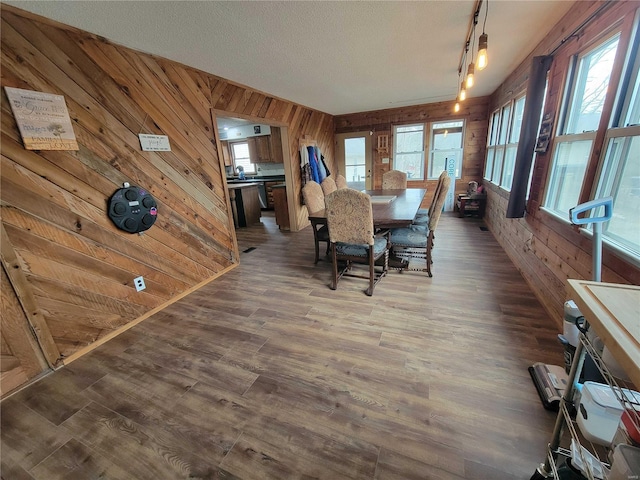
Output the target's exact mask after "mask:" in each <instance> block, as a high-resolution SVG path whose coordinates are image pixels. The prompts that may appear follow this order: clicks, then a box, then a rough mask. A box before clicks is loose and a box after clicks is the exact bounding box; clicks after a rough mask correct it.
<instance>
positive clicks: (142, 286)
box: [133, 277, 147, 292]
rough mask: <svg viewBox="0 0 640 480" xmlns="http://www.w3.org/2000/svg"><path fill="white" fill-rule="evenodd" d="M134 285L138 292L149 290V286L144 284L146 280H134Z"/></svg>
mask: <svg viewBox="0 0 640 480" xmlns="http://www.w3.org/2000/svg"><path fill="white" fill-rule="evenodd" d="M133 284H134V285H135V286H136V291H137V292H139V291H141V290H144V289H145V288H147V286H146V285H145V284H144V278H142V277H136V278H134V279H133Z"/></svg>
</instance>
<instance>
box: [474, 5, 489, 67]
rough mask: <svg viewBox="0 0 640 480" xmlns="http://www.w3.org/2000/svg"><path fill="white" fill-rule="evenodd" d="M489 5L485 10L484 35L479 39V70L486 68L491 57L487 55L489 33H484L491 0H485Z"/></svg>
mask: <svg viewBox="0 0 640 480" xmlns="http://www.w3.org/2000/svg"><path fill="white" fill-rule="evenodd" d="M485 2H487V6H486V8H485V11H484V23H483V24H482V35H480V38H479V39H478V62H477V67H478V70H484V69H485V67H486V66H487V64H488V63H489V57H488V56H487V45H488V41H489V35H487V34H486V33H484V29H485V27H486V26H487V16H488V15H489V0H485Z"/></svg>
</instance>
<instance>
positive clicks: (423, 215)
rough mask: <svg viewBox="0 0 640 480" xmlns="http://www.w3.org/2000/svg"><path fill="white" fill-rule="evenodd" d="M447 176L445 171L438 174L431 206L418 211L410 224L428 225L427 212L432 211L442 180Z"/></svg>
mask: <svg viewBox="0 0 640 480" xmlns="http://www.w3.org/2000/svg"><path fill="white" fill-rule="evenodd" d="M447 175H448V173H447V171H446V170H443V171H442V173H440V176H439V177H438V183H437V184H436V189H435V191H434V192H433V198H432V199H431V204H429V208H428V209H426V208H419V209H418V212H417V213H416V217H415V218H414V219H413V222H412V224H413V225H426V224H427V223H429V212H430V211H431V210H432V209H433V204H434V203H435V202H436V198H438V193H439V192H440V189H441V188H442V180H444V177H446V176H447Z"/></svg>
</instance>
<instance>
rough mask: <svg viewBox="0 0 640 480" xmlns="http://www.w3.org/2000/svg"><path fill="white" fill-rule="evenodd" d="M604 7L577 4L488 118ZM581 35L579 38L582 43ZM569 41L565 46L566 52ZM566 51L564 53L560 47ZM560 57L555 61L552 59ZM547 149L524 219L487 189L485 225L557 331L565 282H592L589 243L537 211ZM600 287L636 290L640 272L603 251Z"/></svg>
mask: <svg viewBox="0 0 640 480" xmlns="http://www.w3.org/2000/svg"><path fill="white" fill-rule="evenodd" d="M602 3H603V2H576V4H575V5H574V7H572V9H571V11H570V13H569V14H567V15H566V16H565V17H564V18H563V19H562V20H561V21H560V22H559V23H558V24H557V25H556V26H555V28H554V29H552V31H551V32H550V33H549V35H547V36H546V37H545V39H544V40H543V41H542V42H541V43H540V44H539V45H538V46H537V47H536V48H535V49H534V50H533V51H532V52H531V54H530V55H529V56H528V57H527V58H526V59H525V60H524V61H523V62H522V64H521V65H520V66H519V67H518V68H517V69H516V70H514V72H512V74H511V75H510V76H509V77H508V78H507V80H506V81H505V82H504V83H503V84H502V85H501V86H500V87H499V88H498V89H497V90H496V92H495V93H494V94H493V95H492V97H491V105H490V110H489V111H490V112H493V111H494V110H495V109H498V108H500V107H501V106H502V105H504V104H505V103H507V102H508V101H510V100H511V99H513V98H515V97H516V96H518V95H520V94H521V93H522V92H524V91H525V90H526V86H527V81H528V74H529V68H530V65H531V61H532V59H533V57H534V56H537V55H545V54H548V53H549V52H551V51H552V50H553V49H554V48H555V47H556V46H557V45H559V43H560V41H562V40H563V39H564V38H565V37H566V36H567V35H569V33H570V32H572V31H573V30H574V29H575V28H577V27H578V26H579V25H580V24H581V23H583V22H584V21H585V20H586V19H587V18H588V17H589V16H590V15H591V14H592V13H593V12H595V11H596V10H597V8H598V7H599V6H600V5H601V4H602ZM637 7H638V2H619V3H616V5H615V6H613V7H611V8H610V9H609V10H607V11H606V12H605V14H606V15H607V17H608V18H607V19H605V20H606V22H609V21H610V20H611V18H612V15H613V16H615V17H620V18H621V17H622V16H624V15H625V13H627V14H629V13H630V12H632V11H633V9H634V8H637ZM601 18H602V15H599V16H598V17H596V19H595V20H594V22H593V23H591V24H590V26H589V27H587V28H588V29H589V30H591V31H592V32H599V31H600V30H601V29H602V28H603V25H602V23H604V22H601ZM585 33H588V32H585V31H584V30H583V31H582V32H581V34H580V38H581V39H584V36H585ZM572 42H573V43H574V44H575V41H574V40H570V41H569V42H567V44H566V45H567V46H570V45H571V44H572ZM563 48H566V47H563ZM560 51H561V50H559V52H560ZM556 56H557V57H559V56H560V55H556ZM565 67H566V65H554V66H552V69H551V72H550V82H549V94H548V97H547V104H546V106H545V111H546V112H549V111H550V112H555V114H556V115H555V118H557V112H558V109H559V102H560V100H561V96H562V92H563V88H564V75H565V72H566V68H565ZM551 151H552V148H551V147H550V148H549V149H548V151H547V153H546V154H543V155H538V156H537V159H536V163H535V166H534V172H533V181H532V186H531V195H530V200H529V203H528V205H527V215H526V216H525V217H524V218H522V219H507V218H506V217H505V215H506V209H507V204H508V199H509V194H508V192H506V191H504V190H502V189H500V188H498V187H496V186H495V185H492V184H489V183H488V182H487V185H488V201H487V215H486V217H485V221H486V223H487V225H488V227H489V229H490V230H491V231H492V232H493V234H494V235H495V237H496V238H497V239H498V241H499V242H500V244H501V245H502V247H503V248H504V249H505V251H506V252H507V254H508V255H509V256H510V257H511V259H512V260H513V262H514V263H515V265H516V266H517V267H518V269H519V270H520V272H521V273H522V275H523V276H524V278H525V279H526V280H527V282H528V283H529V285H530V286H531V287H532V289H533V291H534V292H535V293H536V296H537V297H538V299H539V300H540V302H541V303H542V304H543V305H544V306H545V308H546V310H547V311H548V312H549V314H550V315H551V316H552V318H554V319H556V321H557V322H558V326H559V327H560V328H561V325H562V315H563V304H564V302H565V301H566V300H567V299H568V298H567V291H566V286H567V279H569V278H578V279H591V278H593V277H592V254H591V252H592V243H591V240H590V239H588V238H585V237H584V236H583V235H581V234H580V233H579V232H578V231H577V229H576V228H575V227H571V226H570V225H567V224H564V223H561V222H559V221H558V220H556V219H555V218H554V217H552V216H550V215H548V214H546V213H545V212H544V211H542V210H541V209H540V205H541V203H542V201H543V194H544V189H545V186H546V182H547V174H548V169H549V166H550V162H551ZM602 281H605V282H614V283H625V284H626V283H632V284H636V285H637V284H640V270H639V269H638V268H636V267H635V266H632V265H631V264H629V263H628V262H625V261H624V260H623V259H621V258H619V257H617V256H615V255H614V254H613V253H611V251H609V250H607V249H605V250H604V252H603V268H602Z"/></svg>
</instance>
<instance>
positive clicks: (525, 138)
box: [507, 55, 553, 218]
mask: <svg viewBox="0 0 640 480" xmlns="http://www.w3.org/2000/svg"><path fill="white" fill-rule="evenodd" d="M552 61H553V57H552V56H550V55H545V56H540V57H534V58H533V64H532V65H531V73H530V75H529V83H528V84H527V98H526V100H525V102H524V112H523V115H522V128H521V130H520V139H519V140H518V152H517V153H516V164H515V167H514V171H513V184H512V185H511V195H509V204H508V205H507V218H522V217H524V213H525V208H526V202H527V198H526V197H527V187H528V185H529V174H530V173H531V162H533V153H534V150H535V147H536V139H537V136H538V125H539V124H540V115H541V113H542V112H541V110H542V104H543V102H544V87H545V84H546V80H547V72H548V71H549V68H551V62H552Z"/></svg>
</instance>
